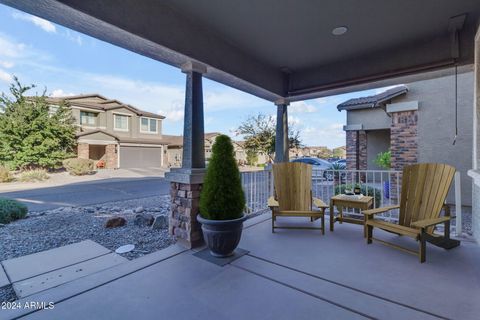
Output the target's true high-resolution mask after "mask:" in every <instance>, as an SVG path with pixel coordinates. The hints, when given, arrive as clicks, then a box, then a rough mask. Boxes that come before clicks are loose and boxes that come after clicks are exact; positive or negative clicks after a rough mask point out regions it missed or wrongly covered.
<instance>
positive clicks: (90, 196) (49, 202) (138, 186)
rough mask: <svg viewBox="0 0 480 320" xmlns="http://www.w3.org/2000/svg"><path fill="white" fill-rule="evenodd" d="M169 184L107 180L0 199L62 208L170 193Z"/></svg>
mask: <svg viewBox="0 0 480 320" xmlns="http://www.w3.org/2000/svg"><path fill="white" fill-rule="evenodd" d="M169 192H170V183H169V182H168V181H166V180H165V179H164V178H162V177H136V178H135V177H132V178H107V179H102V180H95V181H86V182H78V183H71V184H67V185H59V186H50V187H45V186H39V188H36V189H27V190H21V191H11V192H0V197H6V198H13V199H16V200H19V201H21V202H23V203H25V204H26V205H27V206H28V208H29V210H30V211H41V210H49V209H55V208H58V207H64V206H85V205H92V204H99V203H104V202H110V201H119V200H129V199H138V198H145V197H150V196H158V195H165V194H169Z"/></svg>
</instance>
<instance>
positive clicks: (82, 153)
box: [77, 143, 90, 159]
mask: <svg viewBox="0 0 480 320" xmlns="http://www.w3.org/2000/svg"><path fill="white" fill-rule="evenodd" d="M77 157H79V158H81V159H89V157H90V146H89V145H88V143H79V144H78V145H77Z"/></svg>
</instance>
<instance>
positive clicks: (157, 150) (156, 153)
mask: <svg viewBox="0 0 480 320" xmlns="http://www.w3.org/2000/svg"><path fill="white" fill-rule="evenodd" d="M161 165H162V148H161V147H137V146H120V168H147V167H157V168H158V167H161Z"/></svg>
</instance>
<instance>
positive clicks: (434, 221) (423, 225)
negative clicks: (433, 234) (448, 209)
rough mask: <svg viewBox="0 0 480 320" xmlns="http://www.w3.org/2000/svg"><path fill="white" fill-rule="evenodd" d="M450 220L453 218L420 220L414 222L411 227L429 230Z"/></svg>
mask: <svg viewBox="0 0 480 320" xmlns="http://www.w3.org/2000/svg"><path fill="white" fill-rule="evenodd" d="M450 218H451V217H439V218H434V219H425V220H418V221H415V222H412V224H411V226H412V227H416V228H427V227H431V226H434V225H436V224H439V223H443V222H446V221H448V220H450Z"/></svg>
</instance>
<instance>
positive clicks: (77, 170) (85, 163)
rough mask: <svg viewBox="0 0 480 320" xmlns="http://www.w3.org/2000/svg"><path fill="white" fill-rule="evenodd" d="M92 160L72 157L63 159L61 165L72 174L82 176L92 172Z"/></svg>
mask: <svg viewBox="0 0 480 320" xmlns="http://www.w3.org/2000/svg"><path fill="white" fill-rule="evenodd" d="M94 165H95V163H94V161H93V160H90V159H80V158H72V159H67V160H64V161H63V167H64V168H65V169H66V170H67V171H68V172H69V173H70V174H71V175H73V176H83V175H86V174H91V173H92V172H94Z"/></svg>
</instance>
